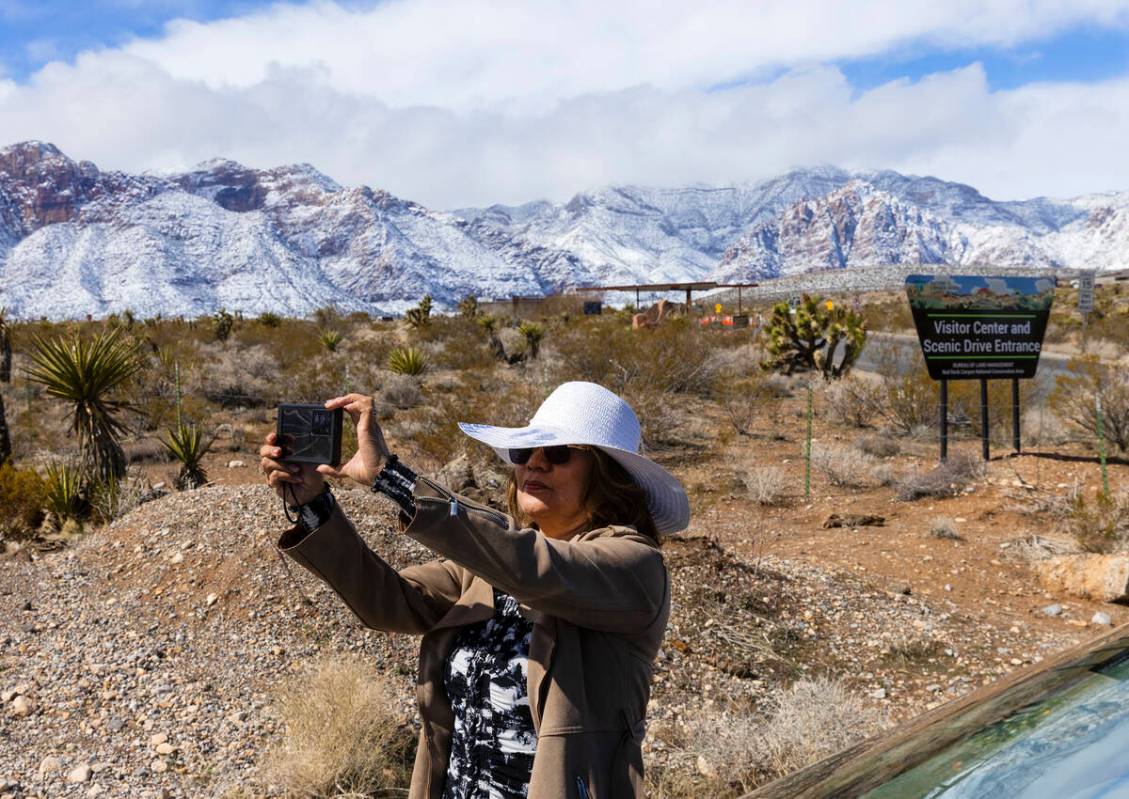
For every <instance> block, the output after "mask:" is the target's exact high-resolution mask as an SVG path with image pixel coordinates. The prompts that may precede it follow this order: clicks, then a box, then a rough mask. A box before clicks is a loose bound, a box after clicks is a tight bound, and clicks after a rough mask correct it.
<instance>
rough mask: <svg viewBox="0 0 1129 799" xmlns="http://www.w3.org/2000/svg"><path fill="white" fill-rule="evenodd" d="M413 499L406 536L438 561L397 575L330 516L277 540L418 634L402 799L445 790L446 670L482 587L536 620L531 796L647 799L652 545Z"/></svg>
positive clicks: (619, 534) (369, 615)
mask: <svg viewBox="0 0 1129 799" xmlns="http://www.w3.org/2000/svg"><path fill="white" fill-rule="evenodd" d="M415 501H416V514H415V518H413V519H412V520H411V523H410V524H409V525H408V527H407V528H406V529H405V530H404V532H405V533H406V534H407V535H409V536H411V537H412V538H414V539H416V540H417V541H419V542H420V543H421V544H424V545H425V546H427V547H428V548H429V549H431V550H432V551H433V552H435V553H437V554H438V555H440V557H439V558H438V559H437V560H433V561H429V562H427V563H423V564H420V565H418V566H409V567H408V568H406V569H401V570H400V571H398V572H397V571H396V570H395V569H393V568H392V567H391V566H389V565H388V564H387V563H385V562H384V561H383V560H381V559H380V557H379V556H377V555H376V554H374V553H373V552H372V550H371V549H369V548H368V546H366V545H365V543H364V542H363V541H362V540H361V538H360V536H358V535H357V533H356V531H355V530H354V529H353V526H352V524H351V523H350V522H349V520H348V519H347V518H346V517H345V515H344V514H343V513H342V512H341V510H340V508H338V509H337V510H335V511H334V513H333V516H332V517H331V518H330V520H329V521H328V522H326V523H325V524H324V525H322V526H321V527H320V528H318V529H317V530H315V531H314V532H312V533H310V534H309V535H307V536H305V537H302V535H303V533H302V530H301V529H300V528H297V527H295V528H291V529H290V530H287V531H286V532H285V533H283V534H282V536H281V538H280V539H279V542H278V547H279V549H280V550H281V551H282V552H284V553H286V554H287V555H289V556H290V557H292V558H293V559H294V560H296V561H297V562H298V563H300V564H301V565H302V566H304V567H305V568H307V569H309V570H310V571H311V572H312V573H313V574H315V575H317V576H318V577H320V578H321V579H322V580H324V581H325V582H326V583H328V584H329V586H330V587H331V588H333V590H334V591H335V592H337V594H338V596H340V597H341V598H342V599H343V600H344V601H345V604H347V605H348V606H349V607H350V608H351V609H352V611H353V613H355V614H356V615H357V618H359V619H360V620H361V622H362V623H363V624H364V625H365V626H366V627H369V628H372V629H374V630H385V631H388V632H404V633H416V634H419V635H422V636H423V639H422V640H421V642H420V650H419V672H418V676H417V680H416V683H417V684H416V698H417V701H418V703H419V711H420V717H421V719H422V722H423V726H422V729H421V730H420V739H419V746H418V748H417V750H416V761H415V768H414V770H413V772H412V785H411V792H410V794H409V797H410V799H439V796H440V793H441V792H442V790H443V783H444V777H445V775H446V770H447V758H448V753H449V751H450V739H451V730H452V726H453V720H454V716H453V714H452V712H451V706H450V703H449V702H448V699H447V695H446V692H445V690H444V687H443V670H444V664H445V661H446V658H447V655H448V653H449V651H450V649H451V646H452V645H453V643H454V639H455V636H456V635H457V634H458V631H459V628H460V627H462V626H464V625H467V624H472V623H474V622H478V621H483V620H485V619H488V618H490V617H491V615H493V612H494V597H493V590H492V586H495V587H497V588H499V589H501V590H502V591H505V592H507V593H508V594H510V595H511V596H513V597H514V598H515V599H517V600H518V602H519V603H520V610H521V613H522V615H523V616H525V617H526V618H527V619H530V620H531V621H532V622H533V635H532V638H531V639H530V644H529V664H528V690H529V704H530V709H531V711H532V716H533V726H534V728H535V729H536V730H537V753H536V755H535V756H534V759H533V775H532V778H531V780H530V784H529V799H565V797H567V799H583V798H584V797H585V795H587V796H588V797H591V799H623V798H626V797H641V796H643V758H642V752H641V750H640V744H641V742H642V740H643V733H644V724H643V719H644V715H645V713H646V709H647V700H648V698H649V696H650V686H651V672H652V664H653V661H654V658H655V655H656V654H657V653H658V649H659V644H660V643H661V641H662V637H663V633H664V631H665V630H666V624H667V619H668V617H669V615H670V579H669V577H668V575H667V572H666V567H665V565H664V563H663V559H662V554H661V552H660V551H659V549H658V548H657V547H656V546H655V545H654V542H652V541H651V540H650V539H648V538H647V537H646V536H643V535H640V534H638V533H637V532H636V531H635V529H634V528H632V527H607V528H603V529H600V530H593V531H590V532H587V533H580V534H577V535H575V536H573V537H572V539H571V540H569V541H559V540H554V539H551V538H547V537H545V536H544V535H542V534H541V533H539V532H537V531H536V530H531V529H524V530H523V529H518V528H517V527H515V526H514V522H513V520H512V519H511V518H510V517H509V516H506V515H505V514H502V513H500V512H498V511H496V510H493V509H491V508H488V507H486V506H484V505H480V504H477V503H474V502H471V501H469V500H467V499H465V498H463V497H461V496H457V495H455V494H452V493H451V492H450V491H448V490H447V489H445V488H443V487H442V486H439V485H438V484H436V483H434V482H432V481H430V480H427V479H426V478H420V479H419V481H418V482H417V484H416V491H415ZM585 792H586V793H585Z"/></svg>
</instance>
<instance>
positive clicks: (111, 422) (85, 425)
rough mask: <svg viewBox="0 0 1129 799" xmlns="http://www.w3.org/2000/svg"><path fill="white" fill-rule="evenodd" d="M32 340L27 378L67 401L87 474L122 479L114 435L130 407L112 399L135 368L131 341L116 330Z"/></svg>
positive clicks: (135, 351)
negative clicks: (87, 336)
mask: <svg viewBox="0 0 1129 799" xmlns="http://www.w3.org/2000/svg"><path fill="white" fill-rule="evenodd" d="M34 341H35V351H34V352H33V353H32V356H31V360H32V366H31V368H30V369H28V371H27V375H28V379H29V380H31V381H32V382H35V383H39V384H40V385H42V386H43V387H44V389H46V392H47V395H48V396H51V397H56V398H57V399H61V400H63V401H64V402H67V403H68V404H70V406H71V429H72V430H73V431H74V433H75V435H76V436H78V441H79V448H80V450H81V452H82V457H83V461H84V463H85V465H86V466H88V467H91V468H92V472H93V474H94V475H95V476H96V477H98V478H99V479H102V480H104V479H106V478H108V477H110V476H112V477H119V478H120V477H122V476H123V475H124V474H125V469H126V460H125V454H124V453H123V452H122V448H121V444H119V443H118V439H119V438H120V436H121V434H122V433H124V432H125V425H124V423H123V422H122V421H121V420H120V418H119V416H120V414H121V413H122V412H123V411H125V410H127V409H129V408H130V407H131V405H130V403H129V402H127V401H126V400H120V399H114V398H113V397H114V395H115V394H116V392H117V391H118V390H119V389H121V388H122V387H123V386H124V385H125V384H126V383H127V382H128V381H129V380H130V379H131V378H132V377H133V376H134V375H135V374H137V371H138V370H139V369H140V368H141V359H140V358H139V357H138V345H137V342H135V341H132V340H130V339H127V338H125V337H123V335H122V330H121V329H116V330H110V331H103V332H102V333H99V334H98V335H96V336H95V337H94V338H93V339H92V340H85V339H82V338H80V337H79V336H78V334H77V333H75V334H72V335H71V336H70V337H69V338H67V337H59V338H55V339H50V340H44V339H41V338H39V337H36V338H35V340H34Z"/></svg>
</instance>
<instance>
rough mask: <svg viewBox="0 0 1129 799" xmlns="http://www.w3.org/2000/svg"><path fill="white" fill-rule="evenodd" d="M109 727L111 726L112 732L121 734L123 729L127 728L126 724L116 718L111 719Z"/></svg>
mask: <svg viewBox="0 0 1129 799" xmlns="http://www.w3.org/2000/svg"><path fill="white" fill-rule="evenodd" d="M107 726H109V728H110V732H121V731H122V728H123V727H125V722H124V721H122V720H121V719H119V718H117V717H115V718H112V719H110V723H109V725H107Z"/></svg>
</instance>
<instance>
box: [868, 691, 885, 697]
mask: <svg viewBox="0 0 1129 799" xmlns="http://www.w3.org/2000/svg"><path fill="white" fill-rule="evenodd" d="M868 696H869V697H870V698H871V699H885V698H886V689H885V688H875V689H874V690H873V691H871V692H870V693H869V694H868Z"/></svg>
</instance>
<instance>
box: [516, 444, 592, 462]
mask: <svg viewBox="0 0 1129 799" xmlns="http://www.w3.org/2000/svg"><path fill="white" fill-rule="evenodd" d="M535 449H539V450H541V451H542V452H544V453H545V460H547V461H548V462H549V463H551V464H553V465H554V466H564V465H565V464H566V463H568V459H569V458H571V457H572V451H573V449H580V447H572V446H569V445H568V444H556V445H554V446H551V447H523V448H522V449H511V450H510V463H516V464H518V465H519V466H521V465H524V464H526V463H529V459H530V458H532V457H533V450H535Z"/></svg>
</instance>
